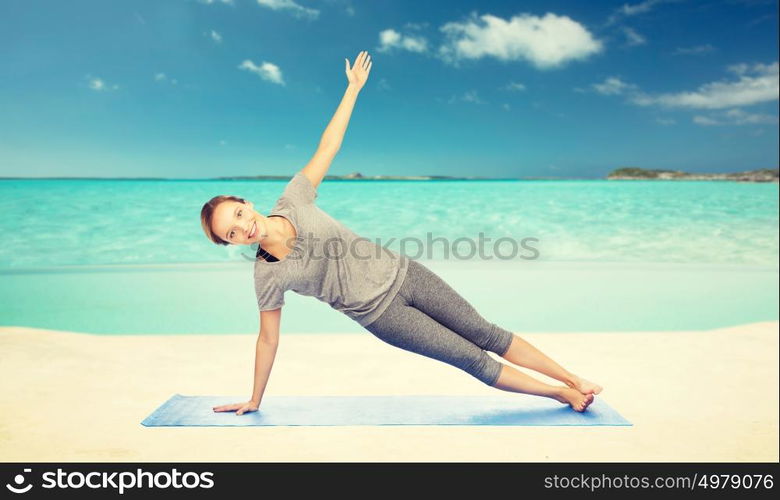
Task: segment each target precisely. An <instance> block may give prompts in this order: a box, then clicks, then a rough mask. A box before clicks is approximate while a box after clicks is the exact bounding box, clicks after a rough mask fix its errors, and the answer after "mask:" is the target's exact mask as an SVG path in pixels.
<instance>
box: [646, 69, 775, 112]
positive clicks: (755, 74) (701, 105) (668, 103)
mask: <svg viewBox="0 0 780 500" xmlns="http://www.w3.org/2000/svg"><path fill="white" fill-rule="evenodd" d="M728 70H729V71H731V72H733V73H736V74H737V75H738V76H739V80H737V81H724V80H721V81H717V82H711V83H706V84H704V85H701V86H700V87H699V88H698V89H696V90H694V91H688V92H677V93H666V94H659V95H655V96H650V95H646V94H644V93H640V94H638V95H636V96H634V98H633V102H634V103H635V104H638V105H640V106H651V105H660V106H664V107H670V108H696V109H721V108H729V107H734V106H749V105H751V104H759V103H762V102H769V101H776V100H777V99H778V92H780V85H779V84H778V64H777V61H775V62H774V63H772V64H761V63H757V64H753V65H749V64H744V63H743V64H736V65H732V66H729V67H728Z"/></svg>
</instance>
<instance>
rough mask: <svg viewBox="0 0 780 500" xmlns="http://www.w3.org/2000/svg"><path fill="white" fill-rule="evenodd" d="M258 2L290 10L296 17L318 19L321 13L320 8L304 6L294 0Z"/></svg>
mask: <svg viewBox="0 0 780 500" xmlns="http://www.w3.org/2000/svg"><path fill="white" fill-rule="evenodd" d="M257 3H258V4H260V5H262V6H263V7H267V8H269V9H271V10H288V11H290V12H291V13H292V14H293V16H295V17H307V18H309V19H316V18H317V17H318V16H319V15H320V11H319V10H317V9H311V8H309V7H304V6H302V5H300V4H298V3H296V2H295V1H294V0H257Z"/></svg>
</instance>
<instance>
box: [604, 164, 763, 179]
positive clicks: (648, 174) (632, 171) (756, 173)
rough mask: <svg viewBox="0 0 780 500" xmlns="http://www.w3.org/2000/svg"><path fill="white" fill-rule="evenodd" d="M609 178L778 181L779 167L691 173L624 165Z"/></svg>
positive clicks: (608, 177) (610, 174)
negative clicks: (718, 172) (729, 171)
mask: <svg viewBox="0 0 780 500" xmlns="http://www.w3.org/2000/svg"><path fill="white" fill-rule="evenodd" d="M607 180H610V181H613V180H664V181H736V182H777V180H778V169H776V168H762V169H758V170H747V171H745V172H733V173H725V174H691V173H688V172H683V171H682V170H651V169H644V168H637V167H624V168H619V169H617V170H613V171H612V172H610V173H609V175H607Z"/></svg>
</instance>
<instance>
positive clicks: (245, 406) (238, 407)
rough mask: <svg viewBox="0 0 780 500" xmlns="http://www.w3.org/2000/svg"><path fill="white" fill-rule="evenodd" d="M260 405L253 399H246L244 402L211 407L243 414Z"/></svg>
mask: <svg viewBox="0 0 780 500" xmlns="http://www.w3.org/2000/svg"><path fill="white" fill-rule="evenodd" d="M259 406H260V405H259V404H257V403H255V402H254V401H247V402H246V403H235V404H232V405H222V406H215V407H214V408H212V409H213V410H214V411H234V412H236V415H243V414H244V413H249V412H252V411H257V408H258V407H259Z"/></svg>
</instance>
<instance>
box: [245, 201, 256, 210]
mask: <svg viewBox="0 0 780 500" xmlns="http://www.w3.org/2000/svg"><path fill="white" fill-rule="evenodd" d="M246 204H247V205H249V208H251V209H252V210H254V209H255V204H254V203H252V202H251V201H248V202H246Z"/></svg>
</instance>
